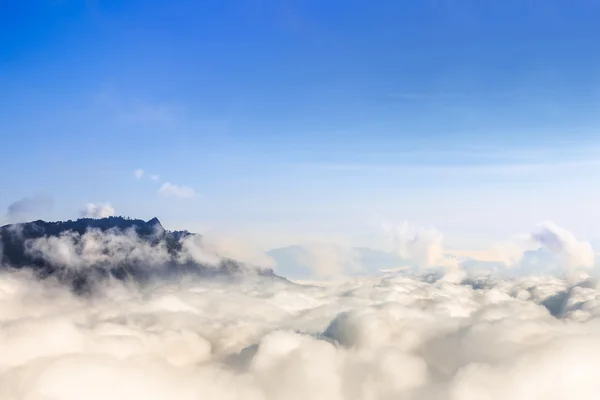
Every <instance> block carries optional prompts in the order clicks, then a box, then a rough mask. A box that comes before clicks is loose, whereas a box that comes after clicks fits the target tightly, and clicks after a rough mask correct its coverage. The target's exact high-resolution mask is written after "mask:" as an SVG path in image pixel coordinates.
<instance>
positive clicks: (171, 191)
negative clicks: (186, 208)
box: [158, 182, 196, 198]
mask: <svg viewBox="0 0 600 400" xmlns="http://www.w3.org/2000/svg"><path fill="white" fill-rule="evenodd" d="M158 193H159V194H160V195H162V196H166V197H180V198H191V197H194V196H196V191H195V190H194V189H193V188H191V187H189V186H180V185H176V184H172V183H170V182H165V183H164V184H163V185H162V186H161V187H160V189H158Z"/></svg>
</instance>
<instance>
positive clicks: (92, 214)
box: [79, 203, 115, 218]
mask: <svg viewBox="0 0 600 400" xmlns="http://www.w3.org/2000/svg"><path fill="white" fill-rule="evenodd" d="M79 214H80V215H81V216H82V217H83V218H106V217H112V216H113V215H115V209H114V207H113V206H112V205H111V204H110V203H101V204H95V203H88V204H86V205H85V207H84V208H83V209H82V210H80V211H79Z"/></svg>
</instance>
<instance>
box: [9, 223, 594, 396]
mask: <svg viewBox="0 0 600 400" xmlns="http://www.w3.org/2000/svg"><path fill="white" fill-rule="evenodd" d="M398 229H399V231H400V232H402V234H403V236H401V237H402V239H401V240H399V243H400V245H399V246H398V248H399V251H400V252H402V254H404V255H405V256H407V257H408V256H411V257H412V258H415V259H417V260H420V262H421V264H423V265H426V264H428V263H429V264H431V263H436V259H439V258H440V257H441V256H442V255H443V254H442V253H443V251H442V244H441V238H440V235H439V234H438V233H436V232H432V231H413V232H412V233H410V235H408V236H407V235H406V233H407V232H408V231H410V230H411V229H412V228H411V229H408V228H407V227H406V226H403V227H400V228H398ZM98 235H100V234H99V233H98V232H90V233H89V237H86V240H87V241H88V242H87V244H86V245H82V247H81V248H76V249H75V250H74V249H72V248H70V247H67V248H66V249H65V246H67V244H70V243H71V242H70V241H68V240H67V239H65V238H59V239H51V241H50V242H49V241H48V239H43V240H40V241H39V242H36V243H35V244H34V247H35V248H36V250H37V251H40V252H42V253H44V254H47V255H48V256H50V255H52V254H54V256H56V254H59V255H60V254H62V256H64V260H67V261H69V262H70V263H71V264H72V267H74V268H75V267H77V265H76V264H81V265H85V264H86V263H87V262H88V261H89V257H90V255H96V254H104V255H106V252H105V251H100V252H99V250H98V243H100V244H102V243H103V244H104V245H107V243H108V244H109V245H110V246H113V245H114V244H115V241H117V240H121V241H122V240H129V239H131V238H129V239H127V238H125V239H123V238H115V237H113V236H110V234H109V235H107V236H106V237H104V236H102V237H99V236H98ZM526 239H527V240H526V242H528V244H527V245H524V246H521V247H519V246H517V245H515V242H511V243H512V244H511V245H510V246H507V247H506V246H505V248H509V249H510V251H508V252H505V253H503V254H509V255H511V254H514V255H515V256H514V257H513V256H511V257H508V258H507V259H508V261H507V262H506V265H507V266H510V267H512V268H521V267H522V266H519V265H517V264H518V263H517V261H516V260H520V259H522V258H523V256H522V254H521V253H522V252H523V251H525V253H527V254H531V253H533V254H538V253H539V254H543V255H544V257H542V258H539V260H553V262H554V263H555V264H556V265H560V266H561V268H562V270H561V271H562V272H561V273H560V274H554V275H552V274H549V273H545V272H543V271H542V273H537V274H532V275H529V276H517V275H515V276H514V277H511V276H509V275H506V274H503V275H500V274H497V273H495V272H494V273H492V272H491V271H489V270H487V271H486V270H485V269H467V268H463V266H461V265H460V263H451V264H449V265H447V266H446V267H445V268H444V269H439V270H438V271H437V272H427V270H426V269H421V270H418V271H416V272H415V271H410V272H409V271H403V272H395V273H383V274H379V275H377V276H361V277H357V276H354V277H338V278H336V279H332V280H328V281H314V282H300V283H295V282H288V281H284V280H278V279H271V278H264V277H260V276H256V275H252V274H248V275H247V276H244V277H243V278H242V279H238V280H235V281H233V280H229V279H226V278H213V279H198V278H185V277H181V279H180V280H176V281H171V282H169V283H166V282H165V283H164V284H158V285H149V286H141V285H138V284H135V282H131V281H127V282H119V281H105V282H100V283H99V287H98V290H96V291H95V292H94V294H93V295H88V296H80V295H76V294H74V293H73V292H72V291H71V290H70V289H69V287H68V286H65V285H63V284H61V283H59V282H58V281H56V280H54V278H50V279H45V280H39V279H36V278H35V277H34V276H33V274H32V273H31V272H30V271H26V270H21V271H10V270H5V271H4V272H2V273H0V399H1V400H17V399H19V400H21V399H26V400H51V399H52V400H59V399H60V400H81V399H87V400H104V399H113V400H124V399H144V400H154V399H156V400H158V399H161V400H162V399H165V400H167V399H169V400H170V399H178V400H186V399H189V400H191V399H214V400H227V399H239V400H246V399H248V400H292V399H293V400H301V399H302V400H304V399H315V400H318V399H323V400H325V399H326V400H337V399H339V400H342V399H349V400H359V399H361V400H362V399H364V400H376V399H384V400H385V399H407V400H408V399H410V400H496V399H497V400H504V399H513V400H535V399H540V400H542V399H543V400H554V399H556V400H558V399H572V398H576V399H578V400H585V399H596V398H597V397H598V393H600V379H598V377H597V376H596V375H597V373H598V371H600V318H599V317H600V284H599V283H598V281H597V280H596V279H594V278H592V277H591V276H590V275H588V273H586V272H585V270H589V269H590V268H591V267H592V266H593V263H594V257H595V253H594V252H593V250H592V248H591V246H589V244H588V243H587V242H585V241H581V240H578V239H576V238H575V236H574V235H572V234H571V233H570V232H568V231H566V230H564V229H562V228H560V227H558V226H556V225H553V224H549V223H547V224H542V225H541V226H540V227H538V228H536V230H534V232H532V233H531V234H530V235H528V236H527V238H526ZM52 240H54V241H55V242H56V243H55V242H52ZM61 240H62V241H61ZM118 243H120V244H119V246H120V247H124V248H128V247H127V246H123V245H122V243H121V242H118ZM215 243H218V244H219V245H218V246H217V245H216V244H215ZM222 243H223V242H222V241H213V244H212V245H211V246H212V247H211V248H212V249H213V250H214V249H222V248H225V247H227V246H225V245H223V244H222ZM428 243H429V245H428ZM531 243H534V244H535V246H533V247H532V246H531ZM233 247H236V246H233ZM236 248H237V247H236ZM514 249H519V251H518V252H517V251H513V250H514ZM523 249H525V250H523ZM146 250H147V252H145V253H144V254H146V256H148V257H150V258H151V259H154V258H155V255H153V253H151V249H146ZM140 251H142V252H144V251H143V248H141V250H140ZM204 251H205V253H206V249H204ZM320 251H321V252H322V249H320ZM205 253H202V254H201V256H202V257H204V256H205ZM214 253H215V251H213V252H212V254H214ZM246 253H247V251H246ZM323 253H326V254H328V256H327V257H322V259H323V262H334V261H335V260H337V259H339V258H340V257H337V258H336V257H330V256H329V251H328V252H323ZM319 254H320V253H319ZM518 254H521V256H519V255H518ZM548 255H550V256H552V257H550V258H549V257H548ZM115 256H116V255H115ZM140 256H141V255H140ZM86 257H88V258H86ZM64 260H63V261H64Z"/></svg>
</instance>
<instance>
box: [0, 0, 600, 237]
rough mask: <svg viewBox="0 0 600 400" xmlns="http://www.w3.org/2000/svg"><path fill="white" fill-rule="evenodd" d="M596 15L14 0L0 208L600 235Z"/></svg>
mask: <svg viewBox="0 0 600 400" xmlns="http://www.w3.org/2000/svg"><path fill="white" fill-rule="evenodd" d="M598 21H600V2H599V1H597V0H563V1H561V0H544V1H542V0H503V1H499V0H498V1H494V0H490V1H480V0H418V1H417V0H414V1H413V0H408V1H375V2H370V1H369V2H368V1H355V0H343V1H338V0H328V1H323V0H320V1H313V0H303V1H300V0H298V1H291V0H290V1H288V0H278V1H267V0H264V1H261V0H231V1H230V0H214V1H213V0H205V1H157V0H144V1H141V0H131V1H101V0H88V1H76V0H39V1H35V0H34V1H30V2H24V1H21V0H5V1H2V2H1V4H0V93H1V96H0V102H1V104H0V134H1V137H2V140H1V142H0V148H1V149H2V157H0V168H1V169H2V171H3V173H2V177H1V178H0V210H3V209H8V207H9V205H10V204H11V203H13V202H15V201H18V200H19V199H23V198H26V197H32V196H45V197H44V198H51V199H52V206H51V207H45V208H39V209H36V210H35V211H34V212H32V213H31V216H30V218H38V217H40V218H50V219H68V218H75V217H77V215H78V214H77V213H78V210H79V209H81V208H82V207H83V206H84V205H85V204H86V203H88V202H100V203H102V202H110V203H111V204H112V205H113V206H114V208H115V209H116V211H117V214H122V215H129V216H132V217H140V218H151V217H153V216H158V217H159V218H160V219H161V221H163V224H164V225H165V226H167V227H172V228H188V229H191V230H196V231H198V230H200V231H201V230H202V229H207V228H219V229H228V230H237V231H244V232H254V233H255V234H256V235H266V236H272V237H277V238H281V237H283V236H284V235H286V234H289V235H292V234H297V235H307V236H310V235H347V236H352V235H358V234H362V233H365V232H369V231H370V230H372V229H375V228H376V227H377V226H379V225H380V224H381V223H383V222H389V221H404V220H407V221H410V222H412V223H414V224H417V225H425V226H435V227H436V228H438V229H440V230H441V231H443V232H444V233H445V234H446V235H447V237H448V238H449V240H450V242H449V243H450V246H455V247H468V246H472V247H477V246H478V243H479V241H484V240H491V239H495V238H502V237H506V235H509V234H511V233H514V232H522V231H528V230H529V229H530V227H531V226H532V225H533V224H536V223H538V222H540V221H544V220H552V221H555V222H557V223H559V224H561V225H563V226H565V227H566V228H568V229H571V230H573V231H575V232H576V233H577V234H578V235H580V236H583V237H585V238H587V239H590V240H592V241H598V240H599V239H600V231H599V230H598V229H597V228H598V225H599V223H600V207H599V206H598V204H600V190H599V182H600V180H599V178H600V159H599V158H598V156H599V155H600V146H599V145H600V143H599V141H600V135H599V134H598V128H599V127H600V46H598V43H600V24H599V23H598ZM138 168H141V169H143V170H144V172H145V173H144V176H142V177H141V179H136V178H135V177H134V170H135V169H138ZM152 175H158V177H159V179H158V180H152V179H150V176H152ZM165 182H169V183H170V184H172V185H180V186H184V187H188V188H193V190H194V191H195V196H193V197H190V196H183V197H182V198H180V197H177V196H163V195H161V194H160V193H159V188H160V187H161V186H162V185H163V184H165ZM184 193H186V192H184ZM2 217H3V218H4V219H5V220H6V219H7V218H6V217H5V216H4V215H3V216H2ZM0 222H1V221H0Z"/></svg>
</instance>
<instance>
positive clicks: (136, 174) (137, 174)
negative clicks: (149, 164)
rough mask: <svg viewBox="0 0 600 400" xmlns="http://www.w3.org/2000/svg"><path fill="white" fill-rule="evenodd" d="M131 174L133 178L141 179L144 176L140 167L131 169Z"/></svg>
mask: <svg viewBox="0 0 600 400" xmlns="http://www.w3.org/2000/svg"><path fill="white" fill-rule="evenodd" d="M133 176H134V178H135V179H142V178H143V177H144V170H143V169H141V168H138V169H136V170H135V171H133Z"/></svg>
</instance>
